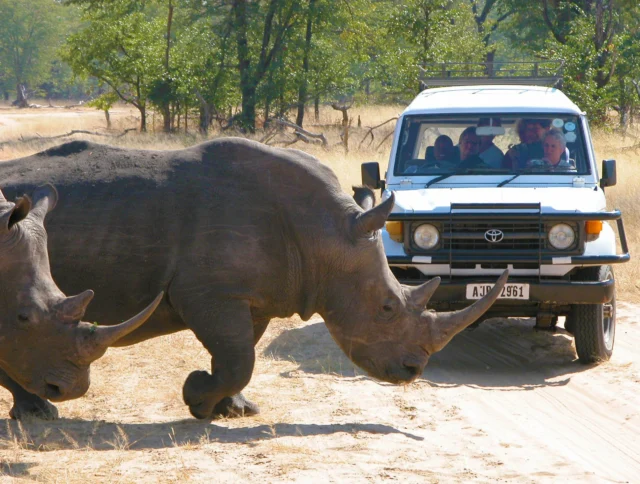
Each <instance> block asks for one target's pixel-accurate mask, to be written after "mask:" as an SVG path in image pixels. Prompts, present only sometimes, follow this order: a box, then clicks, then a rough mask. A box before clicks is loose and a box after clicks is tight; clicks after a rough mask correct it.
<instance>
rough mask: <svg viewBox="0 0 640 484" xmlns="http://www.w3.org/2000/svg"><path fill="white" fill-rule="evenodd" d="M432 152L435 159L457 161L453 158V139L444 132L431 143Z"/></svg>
mask: <svg viewBox="0 0 640 484" xmlns="http://www.w3.org/2000/svg"><path fill="white" fill-rule="evenodd" d="M433 154H434V158H435V159H436V161H457V160H455V158H456V156H455V150H454V147H453V141H452V140H451V138H449V137H448V136H447V135H446V134H442V135H440V136H438V138H436V142H435V143H434V144H433Z"/></svg>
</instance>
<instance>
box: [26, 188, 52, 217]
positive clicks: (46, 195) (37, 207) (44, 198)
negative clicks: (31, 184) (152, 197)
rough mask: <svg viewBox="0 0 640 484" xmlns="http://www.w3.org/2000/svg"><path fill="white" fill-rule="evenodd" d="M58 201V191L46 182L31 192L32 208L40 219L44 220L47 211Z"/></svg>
mask: <svg viewBox="0 0 640 484" xmlns="http://www.w3.org/2000/svg"><path fill="white" fill-rule="evenodd" d="M57 203H58V191H57V190H56V189H55V187H54V186H53V185H50V184H48V183H47V184H46V185H42V186H41V187H38V188H36V189H35V191H34V192H33V210H32V212H33V213H34V214H35V215H37V216H38V217H39V218H40V220H44V217H45V216H46V215H47V213H49V212H51V210H53V209H54V207H55V206H56V204H57Z"/></svg>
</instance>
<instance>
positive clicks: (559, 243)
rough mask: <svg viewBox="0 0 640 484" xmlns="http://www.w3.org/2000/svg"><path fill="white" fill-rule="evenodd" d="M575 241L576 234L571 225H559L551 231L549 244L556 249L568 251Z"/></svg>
mask: <svg viewBox="0 0 640 484" xmlns="http://www.w3.org/2000/svg"><path fill="white" fill-rule="evenodd" d="M575 240H576V233H575V231H574V230H573V228H572V227H571V226H570V225H567V224H557V225H554V226H553V227H551V230H549V243H550V244H551V245H552V246H553V247H555V248H556V249H559V250H564V249H568V248H569V247H571V246H572V245H573V243H574V242H575Z"/></svg>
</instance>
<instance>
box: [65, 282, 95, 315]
mask: <svg viewBox="0 0 640 484" xmlns="http://www.w3.org/2000/svg"><path fill="white" fill-rule="evenodd" d="M93 295H94V293H93V291H92V290H91V289H88V290H86V291H84V292H81V293H80V294H78V295H77V296H70V297H67V298H65V300H64V301H62V303H61V304H60V306H59V309H58V311H59V314H60V318H61V319H62V320H64V321H78V320H79V319H82V316H84V313H85V311H86V310H87V306H88V305H89V303H90V302H91V300H92V299H93Z"/></svg>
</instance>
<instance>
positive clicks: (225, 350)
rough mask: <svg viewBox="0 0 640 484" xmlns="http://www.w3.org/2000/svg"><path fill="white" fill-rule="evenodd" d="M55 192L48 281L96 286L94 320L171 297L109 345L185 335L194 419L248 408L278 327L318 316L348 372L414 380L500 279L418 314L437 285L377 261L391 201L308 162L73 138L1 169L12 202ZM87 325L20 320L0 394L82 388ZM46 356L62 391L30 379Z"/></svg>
mask: <svg viewBox="0 0 640 484" xmlns="http://www.w3.org/2000/svg"><path fill="white" fill-rule="evenodd" d="M48 182H50V183H53V184H54V185H55V186H56V187H57V188H58V191H59V193H60V197H59V202H58V207H57V209H56V210H55V211H54V212H52V213H51V215H50V216H49V218H48V223H47V230H48V232H49V253H50V258H51V263H52V273H53V276H54V278H55V280H56V281H57V282H58V284H60V287H61V288H62V289H63V290H64V291H68V292H77V291H79V290H82V289H84V288H87V287H91V288H93V289H94V290H95V291H96V297H95V298H94V301H93V302H92V304H91V305H90V306H89V308H88V311H87V316H88V318H89V320H91V321H93V320H95V321H101V322H102V321H120V320H122V319H123V316H124V315H125V314H126V313H127V312H130V311H132V310H133V309H134V308H137V307H140V306H141V305H144V304H147V303H148V302H149V301H150V300H151V299H153V297H154V296H155V295H156V294H158V293H159V292H161V291H164V292H165V296H164V299H163V300H162V302H161V303H160V305H159V306H158V308H157V309H156V311H155V313H154V314H153V315H152V316H151V317H150V318H149V321H148V322H147V323H146V324H144V325H142V326H141V327H139V328H138V329H136V330H135V331H133V332H132V333H130V334H128V335H125V336H123V337H122V338H121V339H119V340H118V341H113V342H112V343H111V344H112V345H114V346H124V345H131V344H134V343H136V342H139V341H143V340H145V339H148V338H152V337H155V336H160V335H165V334H169V333H173V332H176V331H180V330H183V329H190V330H192V331H193V332H194V333H195V335H196V336H197V338H198V339H199V340H200V342H201V343H202V344H203V345H204V346H205V348H206V349H207V350H208V351H209V352H210V353H211V355H212V358H211V370H212V371H211V373H208V372H206V371H194V372H192V373H191V374H190V375H189V377H188V378H187V380H186V382H185V384H184V388H183V397H184V401H185V403H186V404H187V405H188V406H189V409H190V411H191V413H192V415H194V416H195V417H197V418H209V417H211V416H212V415H215V414H222V415H237V414H253V413H256V412H257V407H256V406H255V405H254V404H252V403H251V402H249V401H247V400H245V399H244V397H243V396H242V394H241V393H240V391H241V390H242V389H243V388H244V387H245V386H246V385H247V384H248V383H249V380H250V379H251V374H252V372H253V367H254V362H255V352H254V346H255V344H256V343H257V342H258V340H259V339H260V337H261V336H262V334H263V333H264V331H265V329H266V327H267V324H268V322H269V320H270V319H271V318H274V317H287V316H291V315H293V314H294V313H298V314H300V316H301V317H302V318H303V319H307V318H309V317H310V316H311V315H313V314H314V313H319V314H320V315H321V316H322V317H323V318H324V320H325V322H326V325H327V327H328V329H329V331H330V333H331V335H332V336H333V338H334V339H335V341H336V342H337V343H338V345H339V346H340V348H342V350H343V351H344V352H345V353H346V354H347V355H348V356H349V358H350V359H351V360H352V361H353V362H354V363H355V364H356V365H358V366H359V367H361V368H362V369H364V370H365V371H366V372H367V373H369V374H370V375H372V376H374V377H376V378H379V379H381V380H384V381H388V382H392V383H405V382H411V381H413V380H414V379H415V378H417V377H418V376H419V375H420V374H421V373H422V371H423V368H424V366H425V365H426V363H427V361H428V359H429V356H430V355H431V354H433V353H434V352H436V351H439V350H440V349H441V348H443V347H444V346H445V345H446V344H447V342H449V341H450V340H451V338H452V337H453V336H454V335H455V334H456V333H458V332H460V331H461V330H462V329H464V328H465V327H467V326H468V325H469V324H471V323H472V322H473V321H475V320H476V319H477V318H478V317H479V316H481V315H482V314H483V313H484V311H486V310H487V309H488V308H489V307H490V306H491V304H492V303H493V301H494V300H495V299H496V298H497V296H498V294H499V291H500V290H501V288H502V286H503V284H504V283H505V281H506V277H507V275H506V274H504V275H503V276H502V277H501V278H500V280H499V281H498V284H496V287H495V288H494V290H493V291H492V292H490V293H489V294H488V295H487V296H486V297H485V298H484V299H482V300H480V301H478V302H476V303H474V304H473V305H472V306H470V307H468V308H466V309H464V310H462V311H458V312H454V313H446V314H435V313H433V312H430V311H426V310H425V306H426V304H427V301H428V300H429V298H430V296H431V295H432V294H433V292H434V291H435V289H436V288H437V286H438V284H439V279H434V280H432V281H429V282H427V283H425V284H423V285H422V286H419V287H408V286H403V285H401V284H400V283H398V281H397V280H396V279H395V277H394V276H393V274H392V273H391V271H390V270H389V268H388V265H387V262H386V258H385V254H384V251H383V248H382V243H381V240H380V236H379V229H380V228H381V227H382V226H383V225H384V223H385V220H386V218H387V216H388V214H389V212H390V210H391V209H392V207H393V203H394V199H393V197H391V198H389V199H388V200H386V201H385V202H383V203H382V204H380V205H378V206H375V207H373V206H372V205H373V204H372V203H371V201H372V199H371V197H366V196H365V197H360V199H361V204H362V206H364V207H365V208H362V207H361V206H359V205H358V204H356V203H355V202H354V200H353V199H352V198H351V197H349V196H347V195H346V194H345V193H344V192H343V191H342V190H341V188H340V185H339V183H338V180H337V179H336V177H335V175H334V174H333V172H332V171H331V170H330V169H329V168H327V167H326V166H324V165H322V164H321V163H320V162H319V161H318V160H317V159H316V158H314V157H312V156H310V155H308V154H305V153H303V152H301V151H297V150H286V149H277V148H270V147H267V146H264V145H262V144H260V143H257V142H253V141H248V140H244V139H239V138H225V139H217V140H214V141H209V142H206V143H203V144H200V145H198V146H194V147H192V148H188V149H185V150H179V151H142V150H127V149H120V148H114V147H109V146H103V145H98V144H93V143H89V142H85V141H74V142H71V143H67V144H64V145H61V146H58V147H55V148H52V149H49V150H47V151H44V152H42V153H38V154H36V155H33V156H30V157H27V158H23V159H18V160H13V161H9V162H5V163H2V164H0V185H1V186H2V187H3V188H4V190H5V193H11V194H13V195H17V194H20V193H22V192H23V191H25V190H28V189H30V188H31V187H34V186H38V185H41V184H43V183H48ZM371 195H372V194H371ZM80 329H81V328H76V329H74V330H73V331H72V330H71V329H69V330H68V331H67V329H65V331H64V332H60V333H59V334H56V335H54V336H51V335H50V336H48V338H53V340H54V341H55V343H52V341H51V339H48V340H44V339H43V338H41V337H40V336H39V331H40V329H39V328H37V327H32V328H27V330H25V328H24V325H21V324H20V321H17V322H14V323H13V324H6V325H4V326H3V328H2V332H3V336H4V337H5V340H10V341H11V342H12V344H13V345H15V346H16V347H19V348H22V349H23V350H22V351H21V352H20V353H19V358H17V359H15V360H12V361H7V359H6V358H1V359H0V362H1V363H0V366H1V367H2V368H3V369H4V370H5V371H6V372H7V373H8V374H9V375H10V376H11V378H12V379H13V380H11V379H9V377H8V376H4V378H1V377H0V384H2V385H4V386H6V387H8V388H9V389H10V390H11V389H12V385H13V388H15V386H16V383H15V382H17V384H19V385H21V386H22V387H24V389H25V390H27V391H29V392H33V393H35V394H36V395H37V396H36V395H30V396H29V399H27V398H26V397H25V396H24V394H25V393H26V392H23V393H19V392H18V393H16V392H14V397H15V404H14V408H15V406H18V407H20V406H22V405H23V400H24V401H27V404H25V405H26V406H27V407H33V406H34V399H37V398H38V396H39V397H42V398H49V399H51V400H55V401H61V400H65V399H68V398H75V397H78V396H80V395H81V394H82V393H83V392H84V391H86V388H87V383H86V382H87V381H88V364H87V362H88V361H91V360H94V359H95V358H97V357H99V356H101V355H102V354H103V352H104V348H103V347H96V348H93V347H91V348H85V349H84V351H83V356H82V358H81V361H78V357H77V355H76V354H75V353H74V351H75V350H74V345H73V344H72V343H71V342H72V341H73V340H74V339H75V338H77V337H78V336H77V335H76V334H75V333H74V331H76V330H78V331H79V330H80ZM65 342H66V343H68V344H69V345H68V346H67V347H65V346H64V344H65ZM54 344H55V345H56V346H55V348H56V352H55V354H49V349H50V348H51V347H52V345H54ZM67 348H68V350H67ZM27 349H28V350H27ZM42 354H47V359H48V361H49V362H50V363H49V365H51V367H55V363H54V360H58V361H63V360H64V361H69V362H71V363H72V365H73V366H72V367H67V368H65V371H64V373H61V374H60V375H59V377H58V380H56V383H55V385H56V389H55V395H53V394H52V393H54V392H53V391H52V390H51V389H49V391H47V388H46V387H44V386H43V385H42V384H41V383H39V382H40V381H42V380H38V377H37V376H36V375H35V374H34V373H33V372H34V371H38V368H39V367H38V366H37V365H35V363H34V361H35V360H36V359H38V358H40V356H41V355H42ZM24 368H29V371H27V370H24ZM39 370H40V371H45V370H44V369H42V368H39ZM46 371H49V370H46ZM14 381H15V382H14ZM45 381H46V380H45ZM35 406H37V407H38V408H43V407H45V406H46V405H45V402H39V404H38V405H35ZM27 410H28V409H27Z"/></svg>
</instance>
